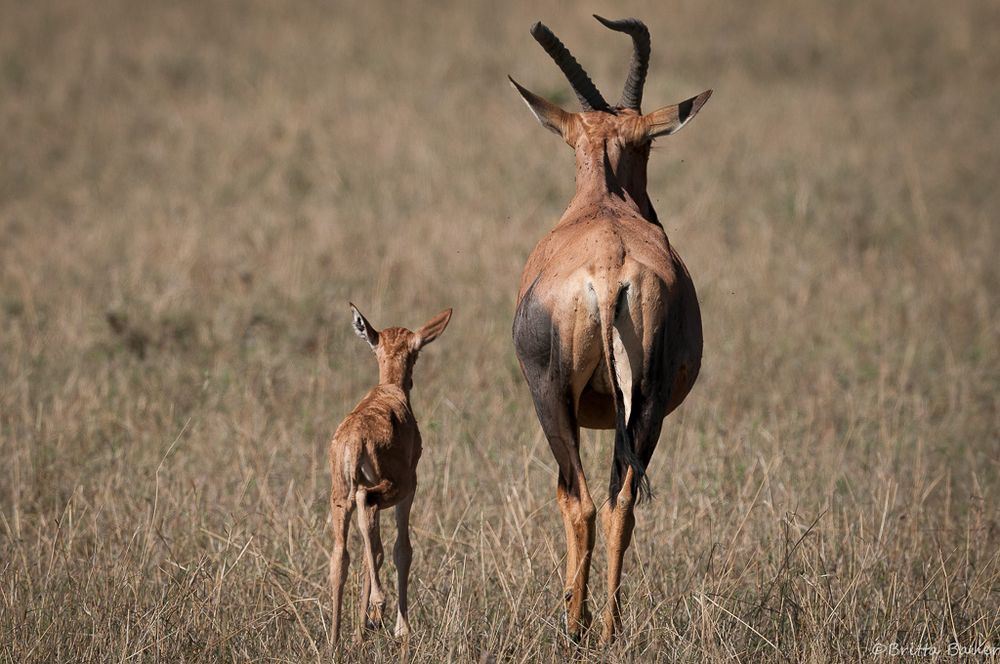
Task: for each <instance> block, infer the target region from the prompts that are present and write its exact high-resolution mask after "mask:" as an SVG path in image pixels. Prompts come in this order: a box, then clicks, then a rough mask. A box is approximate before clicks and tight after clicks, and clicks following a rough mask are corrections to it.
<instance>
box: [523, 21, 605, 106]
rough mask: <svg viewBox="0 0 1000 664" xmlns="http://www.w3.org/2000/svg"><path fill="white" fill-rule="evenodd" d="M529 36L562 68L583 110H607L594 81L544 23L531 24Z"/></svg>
mask: <svg viewBox="0 0 1000 664" xmlns="http://www.w3.org/2000/svg"><path fill="white" fill-rule="evenodd" d="M531 36H532V37H534V38H535V41H537V42H538V43H539V44H541V46H542V48H544V49H545V52H546V53H548V54H549V56H550V57H551V58H552V59H553V60H554V61H555V63H556V64H557V65H558V66H559V69H561V70H562V73H563V74H565V75H566V79H567V80H569V84H570V85H571V86H573V92H575V93H576V97H577V99H579V100H580V105H582V106H583V110H585V111H608V110H610V107H609V106H608V102H606V101H604V97H602V96H601V93H600V92H599V91H598V89H597V86H596V85H594V82H593V81H591V80H590V77H589V76H587V72H585V71H584V70H583V67H581V66H580V63H579V62H577V61H576V58H574V57H573V54H572V53H570V52H569V49H568V48H566V47H565V46H564V45H563V43H562V42H561V41H559V38H558V37H556V36H555V35H554V34H553V33H552V31H551V30H549V29H548V28H547V27H546V26H545V24H543V23H542V22H541V21H539V22H538V23H535V24H534V25H533V26H531Z"/></svg>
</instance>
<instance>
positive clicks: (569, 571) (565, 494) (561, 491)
mask: <svg viewBox="0 0 1000 664" xmlns="http://www.w3.org/2000/svg"><path fill="white" fill-rule="evenodd" d="M556 502H557V503H558V504H559V512H560V513H561V514H562V520H563V529H564V530H565V531H566V575H565V576H564V577H563V580H564V584H565V585H564V592H563V596H564V600H565V601H566V602H568V601H569V597H570V593H571V592H572V591H571V588H572V583H571V581H572V579H573V578H574V577H575V575H576V561H577V555H576V535H575V532H576V531H574V530H573V518H572V514H571V513H570V497H569V490H568V489H567V488H566V486H565V485H564V484H563V482H562V480H561V479H560V480H558V481H557V482H556ZM565 617H566V618H567V620H568V617H569V614H568V613H567V614H566V616H565ZM564 627H566V629H567V630H569V624H568V622H567V624H566V625H564Z"/></svg>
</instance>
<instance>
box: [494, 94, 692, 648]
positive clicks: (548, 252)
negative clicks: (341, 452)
mask: <svg viewBox="0 0 1000 664" xmlns="http://www.w3.org/2000/svg"><path fill="white" fill-rule="evenodd" d="M512 83H514V85H515V87H516V88H517V90H518V92H520V93H521V95H522V97H523V98H524V100H525V102H526V103H527V104H528V106H529V108H530V109H531V110H532V112H533V113H534V114H535V116H536V117H537V118H538V120H539V121H540V122H541V123H542V125H543V126H545V127H546V128H548V129H550V130H552V131H554V132H555V133H558V134H559V135H560V136H562V138H563V139H564V140H565V141H566V142H567V143H568V144H569V145H570V146H571V147H572V148H573V149H574V152H575V155H576V194H575V195H574V197H573V199H572V201H571V202H570V204H569V207H568V208H567V209H566V211H565V212H564V213H563V216H562V218H561V219H560V220H559V222H558V223H557V224H556V226H555V228H554V229H553V230H552V231H551V232H550V233H549V234H548V235H547V236H545V237H544V238H542V240H541V241H540V242H539V243H538V245H537V246H536V247H535V249H534V251H533V252H532V253H531V255H530V256H529V258H528V262H527V265H526V266H525V269H524V272H523V274H522V276H521V284H520V289H519V291H518V298H517V302H518V304H517V316H516V318H515V323H514V342H515V348H516V349H517V353H518V359H519V361H520V363H521V368H522V370H523V372H524V375H525V378H526V379H527V381H528V384H529V387H530V388H531V391H532V397H533V399H534V402H535V409H536V412H537V413H538V416H539V420H540V421H541V424H542V428H543V430H544V432H545V435H546V438H547V439H548V441H549V445H550V447H551V449H552V452H553V455H554V456H555V459H556V462H557V463H558V465H559V481H558V485H557V498H558V503H559V507H560V509H561V511H562V513H563V523H564V526H565V530H566V539H567V556H566V579H565V583H566V590H565V600H566V610H567V628H568V630H569V632H570V635H571V636H573V637H574V638H578V637H579V636H580V635H581V633H582V632H583V630H584V629H586V627H587V626H588V624H589V612H588V610H587V607H586V600H587V578H588V576H589V569H590V560H591V557H592V554H593V547H594V525H595V523H594V522H595V517H596V508H595V505H594V502H593V499H592V498H591V495H590V491H589V488H588V486H587V481H586V478H585V476H584V472H583V466H582V464H581V462H580V454H579V429H580V427H581V426H584V427H589V428H597V429H612V428H616V427H617V428H618V431H617V432H616V443H615V457H614V460H613V464H614V465H613V471H612V478H611V484H610V495H609V501H608V503H607V505H606V506H605V508H604V509H603V514H602V523H603V526H604V531H605V536H606V537H605V539H606V541H607V545H608V561H609V562H608V598H609V601H608V603H607V608H606V611H605V616H604V629H603V631H602V640H603V641H605V642H609V641H611V640H612V638H613V637H614V634H615V631H616V630H617V629H618V628H619V623H620V620H621V618H620V616H621V609H620V583H621V569H622V560H623V557H624V554H625V550H626V549H627V548H628V546H629V543H630V541H631V536H632V529H633V527H634V524H635V518H634V515H633V506H634V504H635V501H636V500H637V498H638V492H639V490H640V489H641V487H642V483H641V480H642V474H643V473H644V470H645V467H646V465H647V464H648V462H649V459H650V457H651V456H652V453H653V450H654V449H655V446H656V442H657V439H658V437H659V433H660V428H661V426H662V420H663V418H664V417H666V415H667V414H668V413H670V412H671V411H672V410H673V409H674V408H676V407H677V406H678V405H680V403H681V402H682V401H683V400H684V398H685V396H687V394H688V392H689V391H690V390H691V387H692V386H693V384H694V381H695V379H696V378H697V376H698V371H699V369H700V366H701V352H702V333H701V314H700V311H699V308H698V299H697V296H696V294H695V289H694V284H693V282H692V280H691V277H690V275H689V274H688V271H687V268H686V267H685V266H684V263H683V262H682V261H681V259H680V256H679V255H678V254H677V252H676V251H675V250H674V248H673V247H672V246H671V245H670V243H669V241H668V240H667V236H666V234H665V233H664V231H663V228H662V226H661V225H660V223H659V220H658V219H657V216H656V212H655V210H653V207H652V204H651V202H650V200H649V196H648V195H647V193H646V166H647V162H648V159H649V153H650V146H651V141H652V139H653V138H655V137H657V136H661V135H667V134H670V133H673V132H675V131H677V130H678V129H679V128H680V127H681V126H683V125H684V124H685V123H686V122H687V120H689V119H690V118H691V117H693V116H694V114H695V113H697V111H698V110H700V108H701V107H702V105H703V104H704V103H705V101H707V99H708V97H709V95H710V94H711V91H708V92H705V93H702V94H701V95H698V96H697V97H694V98H692V99H689V100H687V101H686V102H682V103H681V104H678V105H675V106H669V107H665V108H661V109H658V110H656V111H653V112H652V113H649V114H647V115H642V114H641V112H640V111H639V110H638V109H631V108H616V109H612V111H611V112H607V111H590V112H583V113H569V112H567V111H564V110H563V109H561V108H559V107H558V106H555V105H554V104H551V103H550V102H547V101H545V100H544V99H541V98H540V97H538V96H537V95H534V94H533V93H531V92H529V91H528V90H526V89H524V88H523V87H521V86H520V85H518V84H517V83H516V82H513V80H512ZM612 356H614V357H612ZM622 381H625V382H624V383H622ZM616 394H617V395H618V396H617V397H616ZM619 400H620V401H619ZM621 411H625V412H621ZM626 413H627V415H626Z"/></svg>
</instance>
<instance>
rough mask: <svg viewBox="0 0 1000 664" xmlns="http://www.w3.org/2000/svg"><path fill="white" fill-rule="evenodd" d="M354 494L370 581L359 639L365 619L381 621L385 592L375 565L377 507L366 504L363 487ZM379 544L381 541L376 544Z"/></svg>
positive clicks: (358, 634)
mask: <svg viewBox="0 0 1000 664" xmlns="http://www.w3.org/2000/svg"><path fill="white" fill-rule="evenodd" d="M354 495H355V502H356V504H357V508H358V529H359V530H360V531H361V540H362V542H363V547H362V548H363V549H364V556H365V566H366V567H367V570H368V578H369V582H370V583H371V587H370V593H369V597H368V603H367V605H366V606H362V608H361V618H360V620H359V621H358V633H357V636H358V638H359V639H360V637H361V632H362V627H363V625H364V624H365V622H366V619H368V618H371V619H372V620H373V621H374V622H375V624H380V623H381V622H382V609H383V608H384V607H385V593H384V592H383V590H382V583H381V582H380V581H379V577H378V566H377V565H376V542H378V541H379V532H378V516H377V514H378V508H377V507H376V506H375V505H368V504H366V503H367V496H368V492H367V490H366V489H364V488H360V489H358V491H357V493H355V494H354ZM378 546H379V547H380V546H381V543H379V545H378Z"/></svg>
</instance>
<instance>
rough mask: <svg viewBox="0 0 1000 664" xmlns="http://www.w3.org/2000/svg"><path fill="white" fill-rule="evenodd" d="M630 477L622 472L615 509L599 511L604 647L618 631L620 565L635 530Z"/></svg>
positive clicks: (619, 616)
mask: <svg viewBox="0 0 1000 664" xmlns="http://www.w3.org/2000/svg"><path fill="white" fill-rule="evenodd" d="M632 477H633V471H632V469H631V468H629V469H628V470H627V471H626V472H625V479H624V480H623V483H622V488H621V491H619V492H618V496H617V497H616V500H615V505H614V507H612V506H611V502H610V501H609V502H608V504H607V505H605V507H604V509H603V510H601V521H602V523H603V525H604V538H605V540H606V542H607V547H608V603H607V606H606V608H605V610H604V627H603V629H602V630H601V643H603V644H605V645H607V644H609V643H611V641H613V640H614V638H615V632H617V631H619V630H620V629H621V621H622V611H621V581H622V561H623V559H624V558H625V551H627V550H628V547H629V544H630V543H631V541H632V530H633V529H634V528H635V509H634V508H635V496H634V495H633V492H632Z"/></svg>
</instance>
